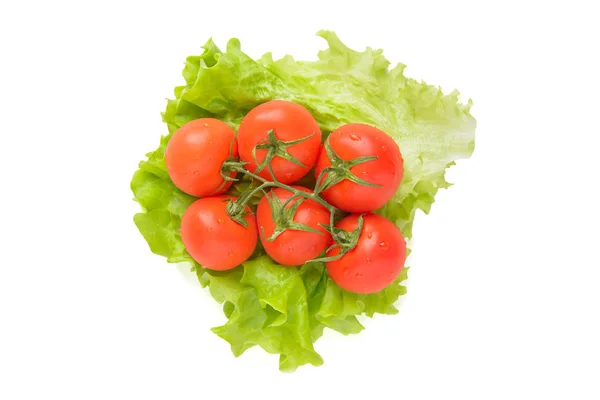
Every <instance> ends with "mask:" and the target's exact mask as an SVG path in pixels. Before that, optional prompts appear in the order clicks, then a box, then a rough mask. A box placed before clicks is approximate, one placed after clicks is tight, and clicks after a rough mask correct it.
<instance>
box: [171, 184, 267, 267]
mask: <svg viewBox="0 0 600 400" xmlns="http://www.w3.org/2000/svg"><path fill="white" fill-rule="evenodd" d="M227 199H230V200H236V198H235V197H233V196H227V195H220V196H213V197H205V198H203V199H199V200H196V201H195V202H193V203H192V204H191V205H190V206H189V207H188V209H187V210H186V211H185V213H184V214H183V218H182V220H181V239H183V244H184V245H185V249H186V250H187V252H188V253H190V255H191V256H192V258H193V259H194V260H196V261H198V263H200V265H202V266H203V267H204V268H208V269H214V270H217V271H223V270H227V269H231V268H235V267H236V266H238V265H240V264H241V263H243V262H244V261H246V260H247V259H248V258H249V257H250V256H251V255H252V252H254V248H255V247H256V242H257V240H258V238H257V231H256V218H255V217H254V214H252V211H251V210H250V208H249V207H248V206H246V211H247V212H248V213H249V214H248V215H246V216H245V217H244V219H245V220H246V222H248V227H247V228H246V227H243V226H242V225H240V224H238V223H236V222H235V221H233V220H232V219H231V218H230V217H229V214H228V213H227V210H226V209H225V207H226V206H227Z"/></svg>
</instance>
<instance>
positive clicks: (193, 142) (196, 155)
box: [165, 118, 237, 197]
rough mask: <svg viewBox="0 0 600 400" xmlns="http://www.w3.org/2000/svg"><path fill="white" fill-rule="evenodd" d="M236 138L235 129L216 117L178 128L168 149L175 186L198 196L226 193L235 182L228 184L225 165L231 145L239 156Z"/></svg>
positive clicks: (168, 160) (191, 122)
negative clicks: (225, 178) (222, 175)
mask: <svg viewBox="0 0 600 400" xmlns="http://www.w3.org/2000/svg"><path fill="white" fill-rule="evenodd" d="M232 141H235V132H234V131H233V129H231V128H230V127H229V126H228V125H227V124H225V123H224V122H221V121H219V120H217V119H213V118H201V119H196V120H193V121H190V122H188V123H187V124H185V125H183V126H182V127H181V128H179V129H177V130H176V131H175V133H173V136H171V140H169V144H168V145H167V150H166V151H165V162H166V164H167V171H168V172H169V176H170V177H171V180H172V181H173V183H174V184H175V186H177V187H178V188H179V189H181V190H182V191H184V192H186V193H187V194H191V195H192V196H196V197H204V196H210V195H213V194H218V193H223V192H225V191H226V190H227V189H228V188H229V186H231V181H227V182H225V183H224V179H223V178H222V177H221V165H222V164H223V161H225V160H227V158H228V157H229V152H230V148H231V149H232V156H233V157H237V144H236V143H235V142H234V143H233V146H232V145H231V142H232ZM231 176H232V177H233V176H235V174H232V175H231Z"/></svg>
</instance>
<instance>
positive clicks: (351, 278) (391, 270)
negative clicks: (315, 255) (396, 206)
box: [326, 214, 406, 294]
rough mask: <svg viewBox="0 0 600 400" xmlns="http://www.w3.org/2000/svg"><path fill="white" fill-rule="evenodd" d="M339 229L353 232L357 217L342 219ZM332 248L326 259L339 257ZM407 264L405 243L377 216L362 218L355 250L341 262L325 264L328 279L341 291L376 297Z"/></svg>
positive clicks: (338, 225) (400, 235)
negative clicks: (374, 295) (376, 293)
mask: <svg viewBox="0 0 600 400" xmlns="http://www.w3.org/2000/svg"><path fill="white" fill-rule="evenodd" d="M336 226H337V227H338V228H342V229H345V230H347V231H353V230H355V229H356V228H357V226H358V215H357V214H353V215H349V216H348V217H346V218H344V219H342V220H341V221H340V222H339V223H338V224H337V225H336ZM339 252H340V249H339V248H335V249H333V250H330V251H329V252H327V256H328V257H329V256H335V255H337V254H339ZM405 260H406V242H405V241H404V237H403V236H402V233H400V229H398V227H397V226H396V225H394V224H393V223H391V222H390V221H389V220H387V219H386V218H384V217H382V216H381V215H377V214H364V215H363V228H362V232H361V234H360V237H359V239H358V243H357V245H356V247H355V248H354V249H352V250H350V251H349V252H348V253H346V254H345V255H344V256H343V257H342V258H340V259H339V260H335V261H329V262H327V263H326V266H327V271H328V272H329V276H330V277H331V279H333V280H334V282H335V283H337V284H338V285H339V286H340V287H342V288H343V289H345V290H347V291H349V292H354V293H365V294H366V293H375V292H379V291H381V290H382V289H384V288H385V287H386V286H388V285H389V284H391V283H392V282H393V281H394V280H395V279H396V278H397V277H398V275H399V274H400V271H402V268H403V267H404V262H405Z"/></svg>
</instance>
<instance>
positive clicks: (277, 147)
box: [252, 129, 313, 178]
mask: <svg viewBox="0 0 600 400" xmlns="http://www.w3.org/2000/svg"><path fill="white" fill-rule="evenodd" d="M311 137H313V135H312V134H311V135H308V136H306V137H303V138H300V139H297V140H290V141H283V140H279V139H277V136H275V130H273V129H270V130H269V131H268V132H267V139H265V140H263V141H261V142H260V143H258V144H257V145H256V146H254V148H253V149H252V158H253V159H254V162H255V163H256V165H257V167H256V171H254V172H256V173H259V172H260V171H262V170H263V169H264V168H265V167H267V168H268V170H269V172H270V173H271V176H272V177H273V178H274V177H275V174H274V173H273V170H272V167H271V160H273V158H274V157H280V158H283V159H284V160H287V161H289V162H291V163H293V164H295V165H297V166H299V167H304V168H306V165H304V164H302V163H301V162H300V160H298V159H297V158H296V157H294V156H292V155H291V154H290V153H289V152H288V150H287V148H288V147H291V146H294V145H296V144H299V143H302V142H304V141H306V140H308V139H310V138H311ZM256 150H266V151H267V154H265V158H264V159H263V161H262V162H261V163H260V164H259V163H258V159H257V158H256Z"/></svg>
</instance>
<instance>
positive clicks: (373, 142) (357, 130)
mask: <svg viewBox="0 0 600 400" xmlns="http://www.w3.org/2000/svg"><path fill="white" fill-rule="evenodd" d="M327 141H328V142H329V144H330V146H331V148H332V149H333V150H334V151H335V152H336V153H337V155H338V156H339V157H340V158H342V159H343V160H345V161H349V160H352V159H355V158H357V157H361V156H377V160H373V161H367V162H365V163H363V164H359V165H356V166H354V167H352V168H351V169H350V171H351V172H352V173H353V174H354V175H356V176H357V177H358V178H360V179H363V180H365V181H367V182H370V183H374V184H376V185H381V186H382V187H380V188H374V187H369V186H364V185H359V184H357V183H354V182H351V181H349V180H347V179H344V180H343V181H341V182H339V183H338V184H336V185H334V186H332V187H330V188H329V189H327V190H325V191H323V193H322V196H323V198H325V200H327V201H328V202H329V203H330V204H332V205H334V206H335V207H337V208H339V209H342V210H344V211H347V212H352V213H363V212H369V211H374V210H376V209H378V208H380V207H382V206H383V205H384V204H385V203H387V202H388V201H389V200H390V199H391V198H392V196H394V194H395V193H396V191H397V190H398V187H399V186H400V181H401V180H402V176H403V174H404V162H403V160H402V155H401V153H400V148H399V147H398V145H397V144H396V142H395V141H394V140H393V139H392V138H391V137H390V136H389V135H388V134H386V133H385V132H383V131H380V130H379V129H377V128H375V127H373V126H370V125H365V124H348V125H344V126H342V127H340V128H339V129H336V130H335V131H334V132H333V133H332V134H331V135H329V137H328V138H327ZM329 166H331V161H330V160H329V157H328V156H327V153H326V152H325V149H324V148H322V149H321V152H320V153H319V158H318V160H317V165H316V167H315V176H317V177H318V176H319V174H320V173H321V171H322V170H323V169H325V168H327V167H329Z"/></svg>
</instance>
